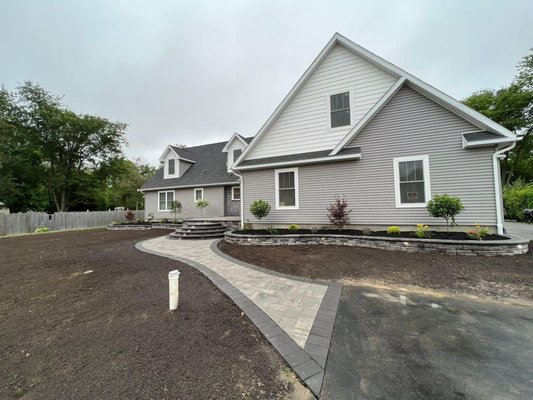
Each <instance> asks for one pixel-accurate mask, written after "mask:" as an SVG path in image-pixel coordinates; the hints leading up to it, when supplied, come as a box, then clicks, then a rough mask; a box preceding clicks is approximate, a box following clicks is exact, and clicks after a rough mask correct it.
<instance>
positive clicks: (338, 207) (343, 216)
mask: <svg viewBox="0 0 533 400" xmlns="http://www.w3.org/2000/svg"><path fill="white" fill-rule="evenodd" d="M351 212H352V210H351V209H348V202H347V201H346V199H345V198H344V196H342V198H341V197H339V196H335V202H333V203H331V204H330V206H329V207H328V219H329V222H331V223H332V224H334V225H337V226H338V227H339V229H342V227H343V226H344V225H346V224H347V223H348V221H349V220H350V217H349V216H348V214H350V213H351Z"/></svg>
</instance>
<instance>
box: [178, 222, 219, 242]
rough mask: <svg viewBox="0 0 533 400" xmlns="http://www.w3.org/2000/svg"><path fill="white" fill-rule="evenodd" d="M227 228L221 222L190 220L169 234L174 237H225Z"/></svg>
mask: <svg viewBox="0 0 533 400" xmlns="http://www.w3.org/2000/svg"><path fill="white" fill-rule="evenodd" d="M227 230H228V228H226V227H225V226H224V225H223V224H222V223H220V222H209V221H188V222H184V223H183V225H182V226H181V227H180V228H176V230H175V231H174V232H172V233H171V234H169V235H168V236H169V237H170V238H172V239H216V238H223V237H224V232H226V231H227Z"/></svg>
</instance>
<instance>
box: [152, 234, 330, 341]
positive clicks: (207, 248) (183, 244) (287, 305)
mask: <svg viewBox="0 0 533 400" xmlns="http://www.w3.org/2000/svg"><path fill="white" fill-rule="evenodd" d="M213 242H215V240H194V241H188V240H174V239H169V238H168V237H161V238H156V239H151V240H148V241H145V242H143V246H144V247H145V248H146V249H148V250H152V251H155V252H158V253H163V254H169V255H172V256H177V257H181V258H186V259H189V260H192V261H195V262H198V263H200V264H203V265H205V266H206V267H208V268H210V269H212V270H213V271H215V272H216V273H217V274H219V275H220V276H221V277H223V278H224V279H226V280H227V281H228V282H229V283H231V284H232V285H233V286H234V287H235V288H237V289H238V290H240V291H241V292H242V293H243V294H244V295H246V296H247V297H248V298H249V299H250V300H252V301H253V302H254V303H255V304H256V305H257V306H259V307H260V308H261V309H262V310H263V311H264V312H265V313H266V314H267V315H268V316H269V317H270V318H272V320H274V321H275V322H276V323H277V324H278V325H279V326H280V327H281V328H282V329H283V330H284V331H285V332H287V334H288V335H289V336H290V337H291V338H292V339H293V340H294V341H295V342H296V343H297V344H298V345H299V346H300V347H301V348H304V347H305V345H306V342H307V339H308V337H309V333H310V331H311V328H312V327H313V323H314V321H315V318H316V316H317V313H318V310H319V308H320V304H321V303H322V300H323V299H324V296H325V294H326V291H327V289H328V286H327V285H325V284H320V283H311V282H308V281H302V280H296V279H288V278H285V277H281V276H279V275H277V274H271V273H267V272H262V271H259V270H257V269H251V268H248V267H245V266H243V265H240V264H236V263H234V262H232V261H230V260H228V259H226V258H223V257H222V256H220V255H219V254H217V253H215V252H214V251H213V250H212V248H211V246H212V244H213Z"/></svg>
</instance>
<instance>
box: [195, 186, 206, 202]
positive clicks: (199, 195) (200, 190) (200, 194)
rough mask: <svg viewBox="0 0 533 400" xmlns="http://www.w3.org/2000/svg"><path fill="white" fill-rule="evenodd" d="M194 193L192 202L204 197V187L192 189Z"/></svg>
mask: <svg viewBox="0 0 533 400" xmlns="http://www.w3.org/2000/svg"><path fill="white" fill-rule="evenodd" d="M193 193H194V202H195V203H197V202H199V201H200V200H203V199H204V188H196V189H194V191H193Z"/></svg>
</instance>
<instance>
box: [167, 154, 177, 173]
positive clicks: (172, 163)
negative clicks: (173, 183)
mask: <svg viewBox="0 0 533 400" xmlns="http://www.w3.org/2000/svg"><path fill="white" fill-rule="evenodd" d="M175 173H176V160H175V159H174V158H171V159H170V160H168V175H174V174H175Z"/></svg>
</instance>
